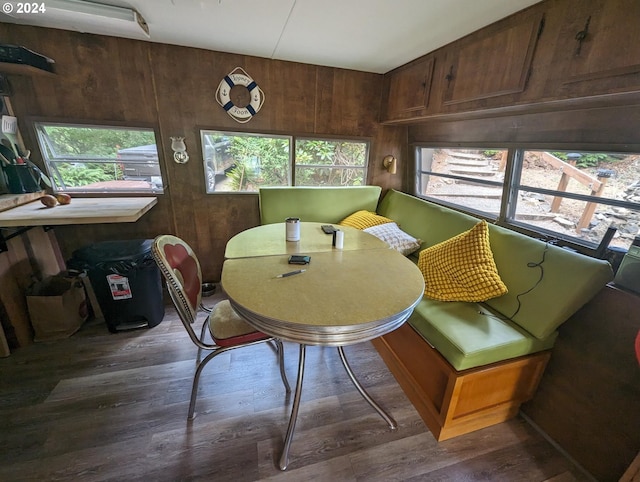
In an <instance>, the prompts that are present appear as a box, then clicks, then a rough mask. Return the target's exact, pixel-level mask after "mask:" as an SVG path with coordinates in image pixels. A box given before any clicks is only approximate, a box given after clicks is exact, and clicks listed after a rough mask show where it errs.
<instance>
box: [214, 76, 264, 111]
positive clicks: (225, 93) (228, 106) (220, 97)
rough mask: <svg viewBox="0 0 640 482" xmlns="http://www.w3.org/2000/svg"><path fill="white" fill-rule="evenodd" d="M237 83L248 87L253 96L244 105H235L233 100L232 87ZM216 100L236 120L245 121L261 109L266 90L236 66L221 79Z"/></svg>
mask: <svg viewBox="0 0 640 482" xmlns="http://www.w3.org/2000/svg"><path fill="white" fill-rule="evenodd" d="M236 85H241V86H243V87H246V88H247V90H248V91H249V95H250V96H251V100H250V101H249V103H248V104H247V105H245V106H244V107H241V106H238V105H235V104H234V103H233V101H232V100H231V89H232V88H233V87H235V86H236ZM216 100H217V101H218V104H220V105H221V106H222V108H223V109H224V110H226V111H227V114H229V115H230V116H231V117H232V118H233V119H234V120H235V121H236V122H240V123H245V122H249V121H250V120H251V118H252V117H253V116H254V115H256V114H257V113H258V111H260V108H261V107H262V104H264V92H262V89H260V87H258V84H256V81H255V80H253V79H252V78H251V77H249V74H247V73H246V72H245V71H244V70H243V69H242V68H240V67H236V68H235V69H234V70H233V71H232V72H231V73H230V74H228V75H225V76H224V78H223V79H222V80H221V81H220V85H218V90H216Z"/></svg>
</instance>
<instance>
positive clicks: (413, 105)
mask: <svg viewBox="0 0 640 482" xmlns="http://www.w3.org/2000/svg"><path fill="white" fill-rule="evenodd" d="M434 64H435V57H434V56H433V55H431V56H427V57H421V58H420V59H418V60H416V61H414V62H411V63H410V64H407V65H405V66H403V67H400V68H399V69H397V70H394V71H392V72H391V73H389V74H387V75H386V76H385V89H384V94H383V104H382V105H383V109H382V111H383V114H382V119H383V120H392V119H404V118H411V117H417V116H421V115H424V114H425V112H426V110H427V108H428V107H429V97H430V92H431V82H432V80H433V69H434Z"/></svg>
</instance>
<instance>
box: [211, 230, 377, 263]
mask: <svg viewBox="0 0 640 482" xmlns="http://www.w3.org/2000/svg"><path fill="white" fill-rule="evenodd" d="M322 224H323V223H307V222H304V223H301V224H300V241H295V242H292V241H287V240H286V239H285V230H286V227H285V223H276V224H265V225H262V226H256V227H255V228H251V229H247V230H246V231H242V232H241V233H238V234H236V235H235V236H234V237H233V238H231V239H230V240H229V242H228V243H227V247H226V250H225V253H224V256H225V258H227V259H229V258H246V257H254V256H273V255H278V254H289V255H291V254H312V253H319V252H323V251H331V250H332V246H331V242H332V240H333V236H332V235H330V234H325V233H324V232H323V231H322V229H321V228H320V226H322ZM333 226H334V227H336V228H338V229H340V230H341V231H344V248H343V251H352V250H361V249H380V248H384V249H386V248H387V244H386V243H385V242H384V241H381V240H379V239H378V238H376V237H375V236H372V235H370V234H368V233H363V232H362V231H360V230H359V229H355V228H352V227H349V226H338V225H333Z"/></svg>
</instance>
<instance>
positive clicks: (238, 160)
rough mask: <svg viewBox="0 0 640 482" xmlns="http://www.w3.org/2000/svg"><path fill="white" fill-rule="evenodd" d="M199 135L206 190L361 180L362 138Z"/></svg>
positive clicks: (363, 170)
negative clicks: (354, 139)
mask: <svg viewBox="0 0 640 482" xmlns="http://www.w3.org/2000/svg"><path fill="white" fill-rule="evenodd" d="M200 137H201V142H202V158H203V160H204V172H205V179H206V189H207V192H208V193H214V192H252V191H257V190H258V188H259V187H261V186H291V185H296V186H358V185H364V184H366V169H367V158H368V144H367V143H366V142H362V141H350V140H332V139H310V138H295V137H293V136H271V135H262V134H246V133H239V132H221V131H201V133H200ZM294 144H295V149H292V147H291V146H292V145H294Z"/></svg>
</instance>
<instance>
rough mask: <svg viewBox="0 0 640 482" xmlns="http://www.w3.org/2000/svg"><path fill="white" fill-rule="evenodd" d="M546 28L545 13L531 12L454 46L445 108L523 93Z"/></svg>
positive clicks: (447, 75)
mask: <svg viewBox="0 0 640 482" xmlns="http://www.w3.org/2000/svg"><path fill="white" fill-rule="evenodd" d="M543 25H544V23H543V16H542V13H540V12H527V13H526V14H524V15H517V16H513V17H510V18H508V19H506V20H504V21H500V22H498V23H496V24H493V25H492V26H490V27H487V28H486V29H483V30H481V31H479V32H477V33H476V34H472V35H470V36H469V37H467V38H465V39H463V40H461V41H460V42H459V43H454V44H453V45H452V48H451V50H450V53H449V55H448V58H447V61H445V65H444V67H445V71H446V76H445V83H444V86H445V91H444V96H443V104H444V105H445V106H446V105H453V104H461V103H464V102H471V101H480V100H484V99H489V98H494V97H499V96H502V95H507V94H516V93H520V92H523V91H524V89H525V87H526V84H527V79H528V75H529V71H530V68H531V62H532V60H533V55H534V52H535V48H536V44H537V42H538V38H539V36H540V34H541V32H542V27H543ZM497 103H498V104H499V101H498V102H497ZM466 107H467V106H465V108H466Z"/></svg>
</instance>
